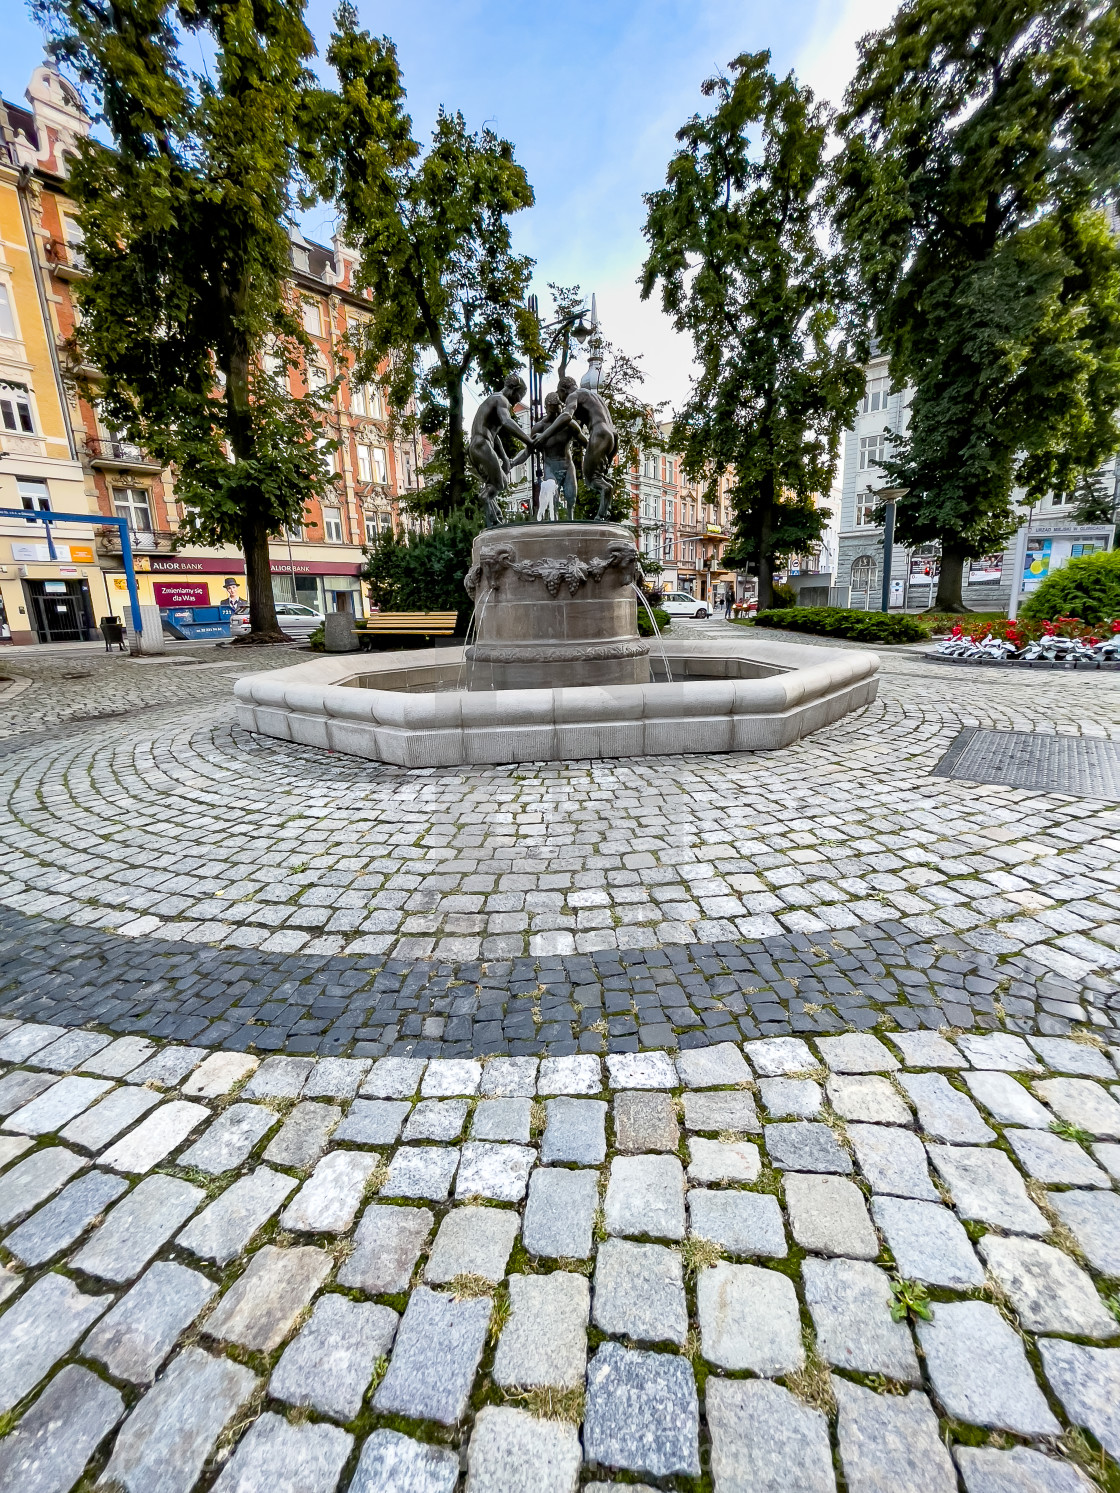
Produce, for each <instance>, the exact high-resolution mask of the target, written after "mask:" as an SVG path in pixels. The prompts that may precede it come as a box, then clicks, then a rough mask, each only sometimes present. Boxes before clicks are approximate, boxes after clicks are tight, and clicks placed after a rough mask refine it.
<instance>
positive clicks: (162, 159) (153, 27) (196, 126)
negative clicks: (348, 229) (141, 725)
mask: <svg viewBox="0 0 1120 1493" xmlns="http://www.w3.org/2000/svg"><path fill="white" fill-rule="evenodd" d="M33 9H34V12H35V14H36V16H37V17H38V18H39V19H40V21H41V22H42V23H43V24H44V26H45V27H46V29H47V30H48V33H49V34H50V36H51V37H52V43H51V50H52V52H53V54H54V55H55V56H56V57H57V58H58V59H59V60H60V61H61V62H63V63H64V64H67V65H68V66H69V68H70V69H71V70H72V72H73V73H74V74H75V75H76V76H77V78H78V79H79V81H80V82H81V84H83V85H84V87H85V89H86V90H87V92H88V93H90V94H92V96H93V100H94V103H95V112H96V116H97V117H98V118H99V120H100V121H101V122H102V123H103V124H104V126H105V129H106V131H107V133H108V135H109V139H110V143H108V144H103V143H102V142H101V141H99V140H97V139H96V138H90V139H85V140H82V141H80V142H79V144H78V151H77V156H76V158H75V159H74V161H73V164H72V167H71V172H70V178H69V190H70V192H71V193H72V195H73V197H74V200H75V202H76V203H77V206H78V223H79V226H80V227H81V230H82V233H83V235H84V240H85V243H84V254H85V258H86V262H87V265H88V275H87V276H86V277H85V278H84V279H83V280H82V281H80V282H79V284H78V287H77V289H78V299H79V303H80V308H81V325H80V328H79V332H78V337H79V340H80V345H81V350H82V360H83V361H84V362H86V363H89V364H92V365H94V366H95V367H96V368H97V369H98V377H97V380H96V384H95V387H93V388H92V389H91V393H92V394H93V395H94V397H96V398H97V399H98V400H99V401H100V407H101V410H102V412H103V414H104V416H105V418H106V420H107V421H108V422H109V423H110V424H112V425H113V426H114V427H115V428H117V429H119V430H120V431H122V432H123V433H125V434H127V435H128V436H129V437H130V438H131V439H133V440H135V441H137V442H138V443H139V444H140V445H142V446H143V447H145V448H146V449H147V450H149V451H151V452H152V453H153V454H154V455H155V456H157V457H158V458H159V460H160V461H161V462H163V463H164V464H165V465H169V466H171V467H173V469H174V472H175V481H176V492H177V496H178V498H179V499H180V501H181V502H182V503H183V504H184V505H185V509H186V518H185V521H184V523H183V526H182V528H181V529H180V534H181V536H182V537H183V538H191V539H196V540H200V541H202V542H203V543H214V544H221V543H234V544H237V545H239V546H240V547H241V548H242V549H243V551H244V554H245V560H246V573H247V581H248V589H249V601H250V619H251V624H252V633H251V636H252V637H253V638H254V639H259V638H264V639H269V638H277V637H279V636H281V634H280V632H279V629H278V627H277V623H276V615H275V610H274V605H273V596H272V583H271V576H270V572H269V561H268V537H269V535H270V534H275V533H278V532H279V531H280V529H281V528H282V527H283V526H284V525H286V524H298V523H300V522H302V520H303V513H304V505H305V503H306V502H307V500H308V499H309V498H311V497H313V496H317V495H323V494H325V493H326V492H328V491H329V490H330V483H331V481H332V479H331V476H330V472H329V464H328V462H327V459H326V450H327V449H329V443H326V445H324V444H323V443H322V440H321V437H322V430H321V419H322V416H323V414H324V412H325V410H326V408H327V400H328V399H329V394H330V392H331V391H330V389H328V390H327V391H325V392H322V391H321V392H319V393H317V394H313V393H310V392H309V393H308V394H307V395H306V396H304V397H295V396H292V395H291V394H290V393H289V392H288V389H287V385H286V381H282V380H279V379H273V378H270V377H269V376H268V375H266V374H265V373H264V371H263V367H262V355H263V353H264V352H265V350H266V349H267V350H271V351H273V352H275V353H277V354H278V355H279V356H280V357H282V358H284V359H285V360H286V361H288V362H295V361H296V359H297V357H298V354H299V348H300V345H301V343H303V342H305V338H304V336H303V333H302V329H301V328H300V327H299V325H298V324H297V322H296V321H295V319H294V318H293V316H292V315H291V313H290V311H289V309H288V307H287V305H286V303H285V294H284V282H285V279H286V277H287V276H288V274H289V273H290V263H289V257H288V255H289V246H288V236H287V232H286V229H285V221H286V219H287V218H288V217H289V215H290V213H291V212H292V211H293V208H294V206H295V204H296V198H297V191H298V177H299V160H300V156H301V153H303V154H305V153H306V143H305V136H304V132H303V118H302V112H303V100H304V97H305V94H306V92H307V90H308V88H309V87H310V85H311V82H312V79H311V76H310V74H309V73H308V71H307V61H308V59H309V58H310V57H311V56H312V55H313V53H314V44H313V42H312V39H311V36H310V33H309V32H308V30H307V28H306V26H305V24H304V20H303V5H302V3H301V0H254V4H253V5H252V7H246V6H245V5H242V4H238V3H234V0H228V3H227V0H190V3H188V0H156V3H145V0H114V4H113V5H112V6H103V5H100V4H97V3H95V0H50V3H48V0H33ZM188 49H189V51H190V52H191V53H193V52H194V51H196V50H199V49H201V50H204V51H205V52H206V53H207V54H208V55H209V59H210V60H209V64H208V65H203V66H202V67H201V68H200V69H198V70H192V68H191V67H190V66H189V65H188V63H187V61H186V60H185V56H184V54H185V52H186V51H187V50H188Z"/></svg>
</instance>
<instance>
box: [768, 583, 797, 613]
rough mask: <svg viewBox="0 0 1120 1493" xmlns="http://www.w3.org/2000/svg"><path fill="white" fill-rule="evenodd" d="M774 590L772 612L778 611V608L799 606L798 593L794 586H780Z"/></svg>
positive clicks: (771, 604)
mask: <svg viewBox="0 0 1120 1493" xmlns="http://www.w3.org/2000/svg"><path fill="white" fill-rule="evenodd" d="M773 590H774V599H773V601H772V602H771V603H770V606H771V609H772V610H777V608H778V607H795V606H796V605H797V592H796V591H795V590H794V589H793V587H792V586H781V585H778V586H775V587H774V588H773Z"/></svg>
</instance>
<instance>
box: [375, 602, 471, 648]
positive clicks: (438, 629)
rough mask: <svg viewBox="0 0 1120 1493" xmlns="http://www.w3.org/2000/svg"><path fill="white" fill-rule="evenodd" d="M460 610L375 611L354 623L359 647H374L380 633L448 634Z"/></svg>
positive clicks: (382, 634) (443, 636) (419, 635)
mask: <svg viewBox="0 0 1120 1493" xmlns="http://www.w3.org/2000/svg"><path fill="white" fill-rule="evenodd" d="M458 615H459V614H458V612H373V613H371V614H370V616H368V617H365V618H360V619H358V620H357V621H356V623H355V629H356V632H357V636H358V647H359V648H364V649H366V650H367V651H372V649H373V644H374V639H375V638H377V637H414V638H449V637H452V636H453V635H454V632H455V622H456V619H457V618H458Z"/></svg>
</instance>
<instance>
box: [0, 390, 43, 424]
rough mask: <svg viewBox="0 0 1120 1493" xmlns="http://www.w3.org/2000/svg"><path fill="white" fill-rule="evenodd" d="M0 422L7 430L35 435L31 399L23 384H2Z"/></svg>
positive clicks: (0, 391)
mask: <svg viewBox="0 0 1120 1493" xmlns="http://www.w3.org/2000/svg"><path fill="white" fill-rule="evenodd" d="M0 421H2V422H3V425H4V429H5V430H16V431H20V432H22V433H24V434H27V435H34V434H35V422H34V420H32V418H31V398H30V396H29V395H28V392H27V390H26V388H25V387H24V386H23V384H9V383H7V382H2V383H0Z"/></svg>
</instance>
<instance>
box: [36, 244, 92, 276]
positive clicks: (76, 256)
mask: <svg viewBox="0 0 1120 1493" xmlns="http://www.w3.org/2000/svg"><path fill="white" fill-rule="evenodd" d="M46 250H47V262H48V264H49V265H50V267H51V273H52V274H53V275H55V276H56V278H57V279H59V280H81V279H83V278H84V277H85V276H86V275H88V274H89V266H88V265H87V264H86V257H85V255H84V254H83V253H82V251H81V249H80V248H78V246H77V245H76V244H67V243H64V242H63V241H62V239H60V238H49V239H48V240H47V244H46Z"/></svg>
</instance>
